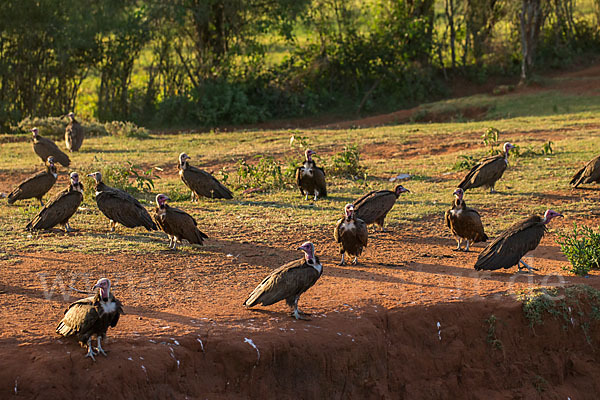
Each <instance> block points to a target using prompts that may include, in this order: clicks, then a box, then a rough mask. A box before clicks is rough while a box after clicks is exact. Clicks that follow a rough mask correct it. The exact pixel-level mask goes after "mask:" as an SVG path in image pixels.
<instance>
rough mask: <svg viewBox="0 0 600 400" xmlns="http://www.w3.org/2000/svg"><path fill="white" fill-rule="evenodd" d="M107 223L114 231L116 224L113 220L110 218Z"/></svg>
mask: <svg viewBox="0 0 600 400" xmlns="http://www.w3.org/2000/svg"><path fill="white" fill-rule="evenodd" d="M108 225H109V226H110V231H111V232H114V231H115V226H116V225H117V224H116V223H115V221H113V220H112V219H111V220H110V222H109V223H108Z"/></svg>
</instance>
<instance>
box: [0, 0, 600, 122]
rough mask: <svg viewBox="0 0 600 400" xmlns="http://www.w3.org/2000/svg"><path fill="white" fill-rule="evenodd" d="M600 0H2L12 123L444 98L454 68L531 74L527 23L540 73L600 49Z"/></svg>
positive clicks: (0, 90)
mask: <svg viewBox="0 0 600 400" xmlns="http://www.w3.org/2000/svg"><path fill="white" fill-rule="evenodd" d="M599 4H600V0H435V1H434V0H370V1H357V0H353V1H346V0H272V1H264V0H165V1H160V2H156V1H149V0H78V1H75V0H40V1H33V0H22V1H16V0H8V1H3V2H1V3H0V127H2V128H3V129H7V128H9V127H10V126H17V123H18V122H19V121H21V120H23V119H24V118H27V117H30V118H34V117H45V116H55V117H56V116H60V115H64V114H65V113H66V112H68V111H70V110H75V111H76V112H77V113H78V114H80V115H83V116H84V117H86V118H88V119H92V118H94V119H97V120H98V121H100V122H107V121H113V120H121V121H132V122H135V123H136V124H138V125H144V126H149V127H165V126H169V127H177V126H216V125H223V124H247V123H254V122H258V121H263V120H267V119H274V118H287V117H298V116H306V115H314V114H318V113H322V112H325V111H327V112H328V113H331V112H332V111H337V112H342V111H343V112H346V113H347V112H352V113H355V112H356V113H363V112H369V111H373V110H375V109H376V108H377V109H378V110H379V111H385V110H386V109H392V108H397V107H401V106H406V105H411V104H415V103H417V102H421V101H423V100H424V99H430V98H432V96H437V97H439V96H443V95H444V94H446V93H447V92H448V82H449V81H451V80H453V78H454V77H456V76H463V77H466V78H468V79H472V80H476V81H483V80H485V79H486V77H488V76H490V75H510V76H515V77H516V76H518V74H519V71H520V70H521V67H522V61H523V50H524V46H523V43H525V42H523V39H522V37H523V35H522V34H523V33H527V34H528V35H529V36H527V37H528V38H529V39H528V40H529V41H528V42H527V43H526V46H525V47H527V49H528V51H527V54H526V57H525V58H526V59H527V60H528V61H527V63H526V65H527V68H528V71H529V70H530V69H531V68H533V67H534V66H540V67H542V68H553V67H560V66H562V65H565V64H568V63H571V62H573V61H574V60H576V59H577V58H578V57H581V56H584V55H589V54H593V53H596V52H598V50H599V49H600V44H599V32H598V26H599V24H598V16H599V15H600V7H599ZM531 7H533V9H536V10H538V11H539V12H538V14H535V15H536V16H537V17H536V18H537V19H536V18H533V17H532V18H529V17H528V15H529V14H527V13H523V10H526V11H527V10H530V9H532V8H531ZM532 15H533V14H532ZM527 18H529V19H527ZM530 42H531V43H530ZM528 76H529V75H528Z"/></svg>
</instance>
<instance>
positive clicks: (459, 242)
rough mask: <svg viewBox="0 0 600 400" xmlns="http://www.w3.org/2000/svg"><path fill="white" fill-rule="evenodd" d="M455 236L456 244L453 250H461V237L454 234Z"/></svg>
mask: <svg viewBox="0 0 600 400" xmlns="http://www.w3.org/2000/svg"><path fill="white" fill-rule="evenodd" d="M455 238H456V245H457V246H456V249H455V250H457V251H461V250H462V249H461V248H460V245H461V243H462V239H461V238H460V236H455Z"/></svg>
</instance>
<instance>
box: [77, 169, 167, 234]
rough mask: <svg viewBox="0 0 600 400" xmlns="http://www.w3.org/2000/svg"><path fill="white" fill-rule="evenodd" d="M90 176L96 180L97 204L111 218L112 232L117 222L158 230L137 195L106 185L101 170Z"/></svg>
mask: <svg viewBox="0 0 600 400" xmlns="http://www.w3.org/2000/svg"><path fill="white" fill-rule="evenodd" d="M88 176H91V177H92V178H94V180H95V181H96V204H98V208H99V209H100V211H102V214H104V215H105V216H106V217H107V218H108V219H109V220H110V231H111V232H114V231H115V226H116V225H117V223H119V224H121V225H123V226H125V227H127V228H135V227H137V226H143V227H144V228H146V229H147V230H149V231H155V230H157V227H156V224H155V223H154V221H152V217H151V216H150V214H149V213H148V210H146V209H145V208H144V206H142V205H141V204H140V202H139V201H138V200H137V199H136V198H135V197H133V196H132V195H130V194H129V193H126V192H124V191H122V190H121V189H117V188H113V187H110V186H107V185H105V184H104V182H102V174H101V173H100V172H93V173H91V174H88Z"/></svg>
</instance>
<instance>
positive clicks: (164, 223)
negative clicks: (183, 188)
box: [154, 194, 208, 250]
mask: <svg viewBox="0 0 600 400" xmlns="http://www.w3.org/2000/svg"><path fill="white" fill-rule="evenodd" d="M169 200H171V199H169V198H168V197H167V196H165V195H164V194H159V195H157V196H156V209H155V210H154V220H155V221H156V225H158V227H159V228H160V229H162V230H163V231H164V232H165V233H166V234H167V235H169V248H170V249H173V250H175V249H176V248H177V242H181V241H182V240H184V239H185V240H187V241H188V242H189V243H190V244H200V245H201V244H202V242H203V241H204V239H208V236H207V235H206V234H204V233H203V232H201V231H200V230H199V229H198V224H197V223H196V220H195V219H194V217H192V216H191V215H190V214H188V213H186V212H185V211H183V210H180V209H179V208H175V207H171V206H169V205H168V204H167V201H169Z"/></svg>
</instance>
